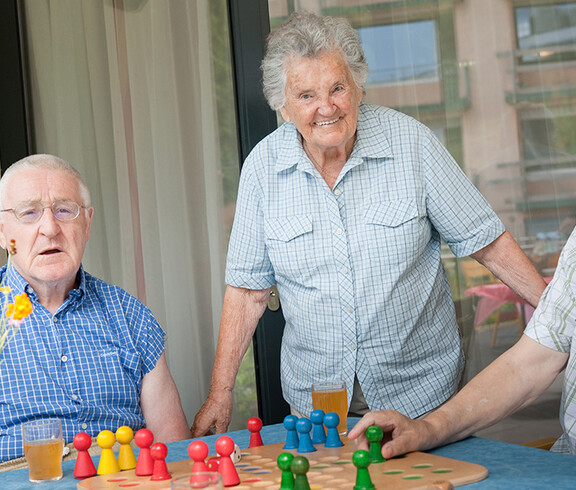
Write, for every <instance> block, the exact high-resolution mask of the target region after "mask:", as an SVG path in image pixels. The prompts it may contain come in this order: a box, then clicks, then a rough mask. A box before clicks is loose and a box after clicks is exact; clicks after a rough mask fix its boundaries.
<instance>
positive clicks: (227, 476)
mask: <svg viewBox="0 0 576 490" xmlns="http://www.w3.org/2000/svg"><path fill="white" fill-rule="evenodd" d="M215 447H216V452H217V453H218V454H219V455H220V463H219V465H218V473H220V474H221V475H222V483H223V484H224V486H225V487H233V486H235V485H238V484H239V483H240V477H239V476H238V472H237V471H236V466H234V463H233V462H232V459H231V458H230V455H231V454H232V452H233V451H234V441H233V440H232V438H231V437H228V436H221V437H219V438H218V440H217V441H216V444H215Z"/></svg>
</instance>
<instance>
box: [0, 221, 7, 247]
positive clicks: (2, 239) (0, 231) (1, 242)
mask: <svg viewBox="0 0 576 490" xmlns="http://www.w3.org/2000/svg"><path fill="white" fill-rule="evenodd" d="M7 243H8V240H7V238H6V236H5V235H4V221H0V247H2V248H3V249H4V250H8V246H7Z"/></svg>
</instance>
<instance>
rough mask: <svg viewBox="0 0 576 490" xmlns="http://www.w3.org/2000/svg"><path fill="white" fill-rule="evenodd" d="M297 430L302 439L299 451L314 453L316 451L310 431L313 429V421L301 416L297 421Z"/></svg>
mask: <svg viewBox="0 0 576 490" xmlns="http://www.w3.org/2000/svg"><path fill="white" fill-rule="evenodd" d="M296 430H297V431H298V434H299V437H300V441H299V442H298V452H299V453H313V452H314V451H316V448H315V447H314V444H312V439H311V438H310V431H311V430H312V422H310V419H307V418H304V417H303V418H301V419H298V422H296Z"/></svg>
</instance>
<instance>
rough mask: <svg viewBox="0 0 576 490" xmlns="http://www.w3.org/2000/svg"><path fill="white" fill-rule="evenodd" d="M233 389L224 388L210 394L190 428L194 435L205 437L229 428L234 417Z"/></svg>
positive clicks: (221, 432)
mask: <svg viewBox="0 0 576 490" xmlns="http://www.w3.org/2000/svg"><path fill="white" fill-rule="evenodd" d="M232 404H233V401H232V391H231V390H228V389H224V390H221V391H219V392H218V393H212V392H210V394H209V395H208V398H207V399H206V401H205V402H204V405H202V407H201V408H200V410H199V411H198V413H197V414H196V417H194V423H193V424H192V427H191V428H190V431H191V432H192V437H203V436H206V435H210V434H213V433H216V434H223V433H224V432H226V431H227V430H228V425H230V419H231V418H232Z"/></svg>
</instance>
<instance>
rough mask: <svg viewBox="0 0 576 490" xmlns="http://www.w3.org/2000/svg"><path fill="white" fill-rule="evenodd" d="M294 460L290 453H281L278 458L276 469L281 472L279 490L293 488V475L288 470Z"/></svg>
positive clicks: (291, 489) (290, 489)
mask: <svg viewBox="0 0 576 490" xmlns="http://www.w3.org/2000/svg"><path fill="white" fill-rule="evenodd" d="M293 459H294V455H293V454H291V453H282V454H281V455H280V456H278V459H277V460H276V463H277V464H278V468H280V469H281V470H282V480H280V490H293V488H294V474H293V473H292V470H291V468H290V463H292V460H293Z"/></svg>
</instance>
